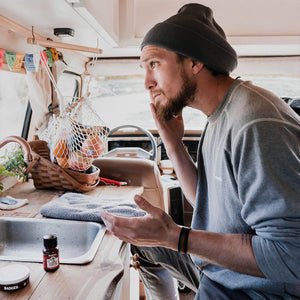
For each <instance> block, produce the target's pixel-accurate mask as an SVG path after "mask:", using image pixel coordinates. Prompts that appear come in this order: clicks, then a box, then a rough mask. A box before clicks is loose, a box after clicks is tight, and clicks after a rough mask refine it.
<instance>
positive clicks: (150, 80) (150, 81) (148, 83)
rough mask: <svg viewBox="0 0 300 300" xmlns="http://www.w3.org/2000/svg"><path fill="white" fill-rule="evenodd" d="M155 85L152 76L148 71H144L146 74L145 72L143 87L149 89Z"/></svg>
mask: <svg viewBox="0 0 300 300" xmlns="http://www.w3.org/2000/svg"><path fill="white" fill-rule="evenodd" d="M155 86H156V82H155V80H154V78H153V77H152V76H151V75H150V74H149V73H148V72H146V74H145V89H146V90H151V89H153V88H154V87H155Z"/></svg>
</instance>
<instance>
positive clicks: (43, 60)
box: [41, 50, 48, 68]
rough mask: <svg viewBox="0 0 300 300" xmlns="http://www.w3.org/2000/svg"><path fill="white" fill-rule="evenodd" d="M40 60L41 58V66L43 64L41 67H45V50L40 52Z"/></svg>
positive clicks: (46, 58)
mask: <svg viewBox="0 0 300 300" xmlns="http://www.w3.org/2000/svg"><path fill="white" fill-rule="evenodd" d="M41 60H42V66H43V68H45V67H46V64H47V63H48V56H47V51H46V50H44V51H42V52H41Z"/></svg>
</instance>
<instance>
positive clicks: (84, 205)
mask: <svg viewBox="0 0 300 300" xmlns="http://www.w3.org/2000/svg"><path fill="white" fill-rule="evenodd" d="M103 209H105V210H106V211H107V212H109V213H112V214H114V215H116V216H121V217H141V216H144V215H145V214H146V212H145V211H143V210H141V209H140V208H138V206H137V205H136V204H135V203H134V200H132V201H130V200H129V199H128V198H122V197H120V198H116V199H112V198H107V199H105V198H104V199H103V198H97V197H92V196H88V195H83V194H79V193H78V194H77V193H66V194H64V195H62V196H61V197H60V198H57V199H54V200H52V201H50V202H48V203H47V204H45V205H43V206H42V207H41V209H40V213H41V214H42V215H43V216H45V217H50V218H57V219H67V220H80V221H93V222H99V223H103V221H102V218H101V217H100V215H99V212H100V211H101V210H103Z"/></svg>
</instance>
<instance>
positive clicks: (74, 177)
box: [27, 140, 100, 192]
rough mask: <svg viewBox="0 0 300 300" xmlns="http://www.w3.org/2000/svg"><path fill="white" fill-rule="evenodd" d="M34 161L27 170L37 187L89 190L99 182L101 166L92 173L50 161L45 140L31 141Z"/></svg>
mask: <svg viewBox="0 0 300 300" xmlns="http://www.w3.org/2000/svg"><path fill="white" fill-rule="evenodd" d="M29 145H30V148H31V150H32V156H33V161H32V162H31V163H30V164H29V165H28V167H27V172H28V173H29V172H30V173H31V174H32V178H33V182H34V186H35V187H36V188H37V189H56V190H70V191H77V192H87V191H91V190H92V189H93V188H95V187H96V186H97V185H98V183H99V174H100V170H99V168H97V167H95V166H94V167H95V168H96V171H95V172H93V173H91V174H85V173H82V172H79V171H73V170H71V169H64V168H62V167H60V166H59V165H56V164H54V163H52V162H51V161H50V150H49V148H48V145H47V142H45V141H40V140H37V141H32V142H29Z"/></svg>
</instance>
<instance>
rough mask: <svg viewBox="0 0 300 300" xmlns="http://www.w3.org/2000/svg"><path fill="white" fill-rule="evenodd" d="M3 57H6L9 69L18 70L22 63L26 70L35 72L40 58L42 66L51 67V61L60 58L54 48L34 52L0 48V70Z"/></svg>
mask: <svg viewBox="0 0 300 300" xmlns="http://www.w3.org/2000/svg"><path fill="white" fill-rule="evenodd" d="M4 58H5V59H6V62H7V65H8V67H9V70H10V71H18V70H20V69H21V68H22V66H23V63H24V65H25V69H26V71H27V72H37V71H38V68H39V64H40V60H42V66H43V67H44V65H45V64H48V65H49V67H52V66H53V62H55V61H57V60H59V59H60V58H59V57H58V53H57V50H56V49H55V48H50V49H47V50H43V51H41V52H40V53H34V54H24V53H15V52H11V51H7V50H4V49H0V70H1V69H2V65H3V61H4Z"/></svg>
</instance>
